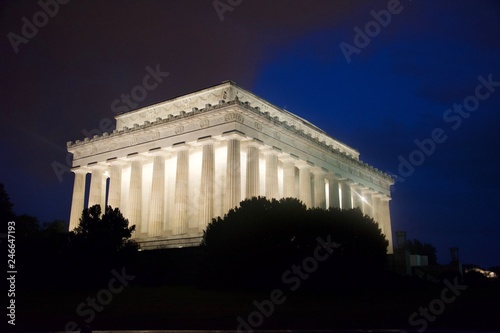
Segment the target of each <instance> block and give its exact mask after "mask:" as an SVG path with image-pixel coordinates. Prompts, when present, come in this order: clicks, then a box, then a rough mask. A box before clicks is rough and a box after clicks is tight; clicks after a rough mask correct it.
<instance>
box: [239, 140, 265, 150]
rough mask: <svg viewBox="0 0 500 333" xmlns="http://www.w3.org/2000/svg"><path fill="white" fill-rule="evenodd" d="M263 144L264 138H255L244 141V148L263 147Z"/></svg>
mask: <svg viewBox="0 0 500 333" xmlns="http://www.w3.org/2000/svg"><path fill="white" fill-rule="evenodd" d="M263 146H264V142H263V141H262V140H259V139H255V138H253V139H250V140H245V141H242V147H243V148H249V147H254V148H258V149H261V148H262V147H263Z"/></svg>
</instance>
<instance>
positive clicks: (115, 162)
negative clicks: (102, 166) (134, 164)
mask: <svg viewBox="0 0 500 333" xmlns="http://www.w3.org/2000/svg"><path fill="white" fill-rule="evenodd" d="M106 164H107V165H109V166H114V165H125V164H127V162H126V161H125V160H124V159H123V158H116V157H113V158H108V159H107V160H106Z"/></svg>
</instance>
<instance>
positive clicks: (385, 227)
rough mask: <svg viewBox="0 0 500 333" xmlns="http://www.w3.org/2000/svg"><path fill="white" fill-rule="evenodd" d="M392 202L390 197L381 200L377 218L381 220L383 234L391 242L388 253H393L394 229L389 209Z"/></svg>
mask: <svg viewBox="0 0 500 333" xmlns="http://www.w3.org/2000/svg"><path fill="white" fill-rule="evenodd" d="M390 200H391V198H390V197H388V196H383V197H382V198H381V199H380V204H379V209H378V214H377V217H378V219H379V224H380V226H381V229H382V233H383V234H384V235H385V237H386V238H387V240H388V241H389V246H388V248H387V253H389V254H390V253H393V244H392V227H391V213H390V209H389V201H390Z"/></svg>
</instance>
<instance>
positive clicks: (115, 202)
mask: <svg viewBox="0 0 500 333" xmlns="http://www.w3.org/2000/svg"><path fill="white" fill-rule="evenodd" d="M121 197H122V162H119V161H113V162H111V166H110V168H109V194H108V205H109V206H111V207H112V208H113V209H114V208H120V206H121Z"/></svg>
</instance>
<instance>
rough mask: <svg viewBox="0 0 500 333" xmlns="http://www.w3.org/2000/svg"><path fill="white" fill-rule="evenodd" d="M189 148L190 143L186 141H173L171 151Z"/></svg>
mask: <svg viewBox="0 0 500 333" xmlns="http://www.w3.org/2000/svg"><path fill="white" fill-rule="evenodd" d="M189 149H191V144H188V143H186V142H185V141H182V142H178V143H174V144H173V145H172V147H171V151H176V152H177V151H183V150H189Z"/></svg>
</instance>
